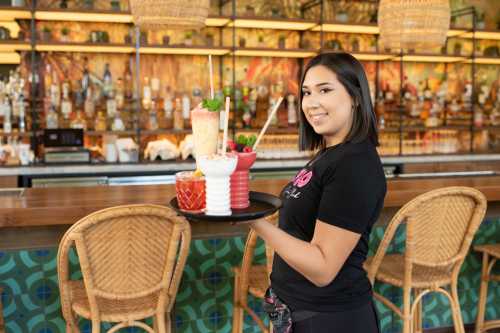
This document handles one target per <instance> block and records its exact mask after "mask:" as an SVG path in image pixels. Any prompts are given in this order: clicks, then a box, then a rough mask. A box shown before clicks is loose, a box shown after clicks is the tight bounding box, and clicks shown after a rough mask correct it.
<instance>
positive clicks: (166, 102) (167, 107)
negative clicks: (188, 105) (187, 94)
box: [163, 86, 174, 129]
mask: <svg viewBox="0 0 500 333" xmlns="http://www.w3.org/2000/svg"><path fill="white" fill-rule="evenodd" d="M172 99H173V94H172V89H171V88H170V86H168V87H167V88H166V90H165V96H164V97H163V111H164V112H165V128H166V129H170V128H172V127H173V126H174V103H173V101H172Z"/></svg>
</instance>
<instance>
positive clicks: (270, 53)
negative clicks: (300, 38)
mask: <svg viewBox="0 0 500 333" xmlns="http://www.w3.org/2000/svg"><path fill="white" fill-rule="evenodd" d="M233 52H234V55H235V56H237V57H278V58H308V57H314V56H315V55H316V54H317V51H316V50H304V49H272V48H250V47H247V48H235V50H234V51H233Z"/></svg>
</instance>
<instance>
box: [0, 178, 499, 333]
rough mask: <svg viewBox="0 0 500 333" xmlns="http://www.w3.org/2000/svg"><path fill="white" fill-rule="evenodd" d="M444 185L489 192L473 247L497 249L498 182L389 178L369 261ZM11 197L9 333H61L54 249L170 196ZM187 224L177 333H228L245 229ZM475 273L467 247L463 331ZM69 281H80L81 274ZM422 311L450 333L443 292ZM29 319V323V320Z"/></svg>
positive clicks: (276, 184) (149, 191) (50, 192)
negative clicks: (108, 216) (77, 227)
mask: <svg viewBox="0 0 500 333" xmlns="http://www.w3.org/2000/svg"><path fill="white" fill-rule="evenodd" d="M286 182H287V180H286V179H281V180H255V181H252V182H251V189H252V190H256V191H263V192H268V193H273V194H278V193H279V192H280V191H281V189H282V188H283V186H284V185H285V184H286ZM446 186H470V187H474V188H476V189H478V190H480V191H481V192H483V193H484V194H485V195H486V197H487V198H488V211H487V216H486V218H485V220H484V222H483V223H482V224H481V227H480V228H479V230H478V232H477V233H476V236H475V238H474V242H473V244H474V245H477V244H488V243H498V242H500V232H498V231H500V175H498V174H497V175H492V176H477V177H446V178H444V177H440V178H420V179H408V178H404V179H402V178H393V179H389V180H388V193H387V196H386V200H385V207H384V209H383V211H382V215H381V217H380V219H379V221H378V222H377V225H376V226H375V227H374V229H373V231H372V234H371V238H370V244H369V247H370V253H369V255H373V253H374V251H375V250H376V249H377V247H378V244H379V243H380V241H381V239H382V237H383V235H384V232H385V227H386V225H385V224H386V223H387V222H388V221H389V220H390V218H391V217H392V216H393V215H394V213H395V212H396V211H397V210H398V209H399V208H400V207H401V206H402V205H404V204H405V203H406V202H408V201H409V200H411V199H413V198H414V197H416V196H417V195H419V194H421V193H424V192H427V191H429V190H432V189H435V188H441V187H446ZM17 190H19V191H22V193H19V192H16V191H17ZM16 191H13V192H11V193H9V192H7V193H3V194H2V195H1V198H2V199H1V200H0V277H1V278H2V279H0V286H1V287H3V290H4V295H3V297H2V299H3V306H4V316H5V320H6V327H7V331H8V332H13V333H24V332H49V331H50V332H63V331H64V321H63V320H62V317H61V314H60V304H59V297H58V296H59V291H58V284H57V246H58V243H59V240H60V238H61V236H62V234H63V233H64V232H65V231H66V230H67V228H68V227H69V225H71V224H72V223H75V222H76V221H77V220H78V219H80V218H81V217H83V216H85V215H87V214H89V213H92V212H94V211H96V210H99V209H103V208H107V207H111V206H116V205H125V204H135V203H152V204H160V205H167V204H168V202H169V200H170V199H171V198H172V197H173V196H174V195H175V189H174V186H172V185H147V186H101V187H78V188H76V187H73V188H26V189H16ZM191 226H192V231H193V238H194V239H193V240H192V242H191V246H190V252H189V256H188V259H187V263H186V267H185V269H184V273H183V280H182V283H181V286H180V288H179V292H178V294H177V297H176V303H175V307H174V318H175V331H176V332H178V333H184V332H194V333H202V332H203V333H212V332H217V333H229V332H231V323H232V303H233V280H234V271H233V270H232V267H234V266H238V265H240V263H241V258H242V256H243V250H244V244H245V239H246V233H247V232H248V226H247V225H245V224H239V225H231V224H229V223H204V222H192V223H191ZM403 227H404V226H403ZM404 244H405V230H404V228H402V229H401V230H400V229H399V228H398V232H397V233H396V236H395V237H394V241H393V243H392V245H391V249H390V252H401V251H403V249H404ZM255 262H256V263H264V262H265V251H264V245H263V243H262V242H260V243H259V245H258V246H257V249H256V252H255ZM71 265H72V267H74V268H75V269H76V267H78V259H77V258H76V256H74V257H73V258H72V261H71ZM480 267H481V261H480V257H479V255H477V254H476V253H474V252H473V251H472V250H471V251H470V253H469V255H468V256H467V258H466V260H465V262H464V265H463V268H462V272H461V273H460V277H459V286H458V288H459V293H460V300H461V304H462V314H463V317H464V322H465V323H466V326H467V328H471V326H472V325H473V323H474V321H475V313H476V311H477V297H478V290H479V281H480V275H481V269H480ZM74 274H76V276H78V270H76V271H75V272H74ZM375 290H377V291H378V292H379V293H381V294H382V295H384V296H388V297H391V299H392V300H393V301H394V302H395V303H396V304H398V305H401V302H402V298H401V297H400V290H399V289H397V288H392V287H389V286H388V285H383V284H381V285H375ZM497 295H498V293H497ZM25 304H32V305H30V306H29V307H28V306H27V305H25ZM251 307H252V308H254V310H256V311H257V313H258V314H259V315H260V316H262V317H263V318H265V315H264V314H263V312H262V308H261V306H260V302H259V301H251ZM377 308H378V311H379V315H380V323H381V330H382V332H384V333H387V332H401V325H402V324H401V321H400V320H398V319H396V318H395V316H393V314H392V312H391V311H389V310H388V309H387V308H385V307H384V306H382V305H380V304H377ZM487 308H488V309H489V310H488V311H489V312H488V318H491V319H494V318H500V312H499V311H498V310H497V309H500V297H495V298H492V299H490V300H489V301H488V304H487ZM431 310H432V311H431ZM424 312H425V313H426V315H425V317H424V325H425V327H426V328H429V329H430V328H435V329H438V330H437V331H435V332H438V331H439V332H452V331H453V330H452V329H451V328H450V327H451V321H450V316H449V306H448V301H447V299H445V298H443V297H441V296H440V295H437V296H434V295H429V296H427V297H426V299H425V302H424ZM26 317H29V318H34V319H33V320H31V321H29V322H26V320H25V319H24V318H26ZM251 325H252V322H251V321H250V320H249V319H248V318H247V319H245V327H248V328H249V329H250V328H252V326H251ZM89 327H90V326H89V323H88V322H86V321H82V322H81V327H80V328H81V330H82V331H88V330H89ZM245 331H246V330H245ZM252 332H255V331H254V330H252Z"/></svg>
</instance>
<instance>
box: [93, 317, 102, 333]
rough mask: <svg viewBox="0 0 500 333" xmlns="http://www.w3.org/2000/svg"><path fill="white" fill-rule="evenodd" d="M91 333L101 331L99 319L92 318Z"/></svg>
mask: <svg viewBox="0 0 500 333" xmlns="http://www.w3.org/2000/svg"><path fill="white" fill-rule="evenodd" d="M92 333H101V321H100V320H94V319H92Z"/></svg>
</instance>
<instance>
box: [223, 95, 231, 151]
mask: <svg viewBox="0 0 500 333" xmlns="http://www.w3.org/2000/svg"><path fill="white" fill-rule="evenodd" d="M229 102H230V98H229V97H226V110H225V111H226V112H224V114H225V116H226V118H225V119H224V136H223V138H222V155H226V147H227V130H228V127H229Z"/></svg>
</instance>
